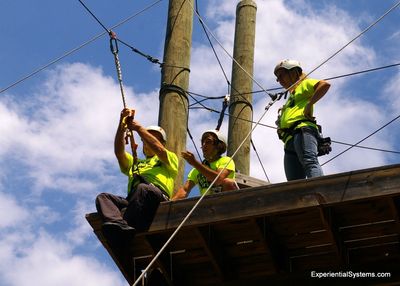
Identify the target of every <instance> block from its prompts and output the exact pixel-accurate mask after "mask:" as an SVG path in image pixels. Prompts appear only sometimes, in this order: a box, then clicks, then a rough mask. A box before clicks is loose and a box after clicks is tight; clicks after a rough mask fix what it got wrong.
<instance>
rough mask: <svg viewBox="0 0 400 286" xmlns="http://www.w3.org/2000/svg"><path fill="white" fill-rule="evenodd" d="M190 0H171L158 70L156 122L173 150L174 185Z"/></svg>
mask: <svg viewBox="0 0 400 286" xmlns="http://www.w3.org/2000/svg"><path fill="white" fill-rule="evenodd" d="M192 27H193V0H170V1H169V7H168V23H167V31H166V36H165V46H164V59H163V63H164V65H163V67H162V71H161V89H160V111H159V117H158V121H159V125H160V126H161V127H163V128H164V129H165V131H166V133H167V137H168V138H167V139H168V140H167V148H168V149H169V150H172V151H174V152H176V154H177V155H178V157H179V158H180V159H179V172H178V176H177V178H176V181H175V188H176V187H178V186H181V185H182V181H183V175H184V165H185V161H184V160H183V159H182V158H181V157H180V153H181V151H183V150H185V149H186V130H187V124H188V99H187V95H186V93H185V91H186V90H188V87H189V72H190V69H189V67H190V50H191V45H192Z"/></svg>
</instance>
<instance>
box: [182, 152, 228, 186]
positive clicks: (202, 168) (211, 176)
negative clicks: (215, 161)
mask: <svg viewBox="0 0 400 286" xmlns="http://www.w3.org/2000/svg"><path fill="white" fill-rule="evenodd" d="M181 154H182V157H183V159H185V160H186V161H187V162H188V163H189V164H190V165H192V166H193V167H194V168H196V169H197V171H199V172H200V173H201V174H203V176H204V177H206V179H207V180H208V181H210V182H212V181H214V180H215V178H216V177H217V176H218V174H219V173H220V172H221V170H222V169H218V170H213V169H211V168H210V167H208V166H207V165H204V164H202V163H201V162H199V161H197V160H196V158H195V157H194V155H193V153H191V152H189V151H186V152H182V153H181ZM231 172H232V171H230V170H227V169H225V170H223V171H222V173H221V175H220V176H219V177H218V179H217V181H216V182H215V183H216V184H217V185H220V184H222V182H223V180H224V179H225V178H226V177H228V176H229V174H230V173H231Z"/></svg>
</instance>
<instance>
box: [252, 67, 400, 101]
mask: <svg viewBox="0 0 400 286" xmlns="http://www.w3.org/2000/svg"><path fill="white" fill-rule="evenodd" d="M397 66H400V63H397V64H391V65H386V66H381V67H377V68H371V69H367V70H362V71H358V72H352V73H348V74H343V75H338V76H333V77H328V78H324V80H334V79H339V78H343V77H349V76H353V75H358V74H363V73H368V72H374V71H379V70H382V69H387V68H392V67H397ZM279 89H282V87H276V88H270V89H267V91H274V90H279ZM261 92H264V90H256V91H253V92H252V93H253V94H255V93H261Z"/></svg>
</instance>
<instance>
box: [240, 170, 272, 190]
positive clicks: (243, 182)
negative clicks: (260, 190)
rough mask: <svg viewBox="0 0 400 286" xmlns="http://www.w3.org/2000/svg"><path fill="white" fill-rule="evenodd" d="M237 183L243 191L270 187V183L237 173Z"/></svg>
mask: <svg viewBox="0 0 400 286" xmlns="http://www.w3.org/2000/svg"><path fill="white" fill-rule="evenodd" d="M236 183H237V184H238V185H239V187H240V188H241V189H244V188H249V187H259V186H266V185H269V184H270V182H267V181H264V180H260V179H257V178H255V177H251V176H247V175H244V174H241V173H236Z"/></svg>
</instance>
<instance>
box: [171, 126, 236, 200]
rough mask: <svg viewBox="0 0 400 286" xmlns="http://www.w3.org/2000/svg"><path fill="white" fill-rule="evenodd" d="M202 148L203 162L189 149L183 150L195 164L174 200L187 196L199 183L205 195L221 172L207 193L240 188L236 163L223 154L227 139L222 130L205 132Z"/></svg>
mask: <svg viewBox="0 0 400 286" xmlns="http://www.w3.org/2000/svg"><path fill="white" fill-rule="evenodd" d="M201 148H202V150H203V156H204V160H203V162H199V161H198V160H196V158H195V157H194V155H193V154H192V153H190V152H189V151H186V152H182V157H183V158H184V159H185V160H186V162H188V163H189V164H190V165H192V166H193V169H192V170H191V171H190V172H189V174H188V179H187V181H186V182H185V184H184V185H183V187H180V188H179V189H178V191H177V192H176V194H175V195H174V197H173V198H172V200H173V201H175V200H180V199H184V198H186V197H187V196H188V195H189V193H190V191H191V190H192V189H193V187H194V186H196V185H197V184H198V185H199V188H200V193H201V195H203V194H204V192H205V191H206V190H207V189H208V188H209V186H210V184H211V182H213V181H214V180H215V178H216V177H217V176H218V174H219V173H221V174H220V175H219V177H218V179H217V181H216V182H215V184H214V186H213V187H211V189H210V190H209V191H208V193H207V195H211V194H214V193H218V192H225V191H231V190H237V189H238V187H237V184H236V182H235V163H234V162H233V160H232V159H231V158H230V157H228V156H222V154H223V153H225V151H226V139H225V137H224V136H223V135H222V134H221V132H219V131H218V130H208V131H206V132H204V133H203V135H202V137H201ZM221 171H222V172H221Z"/></svg>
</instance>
